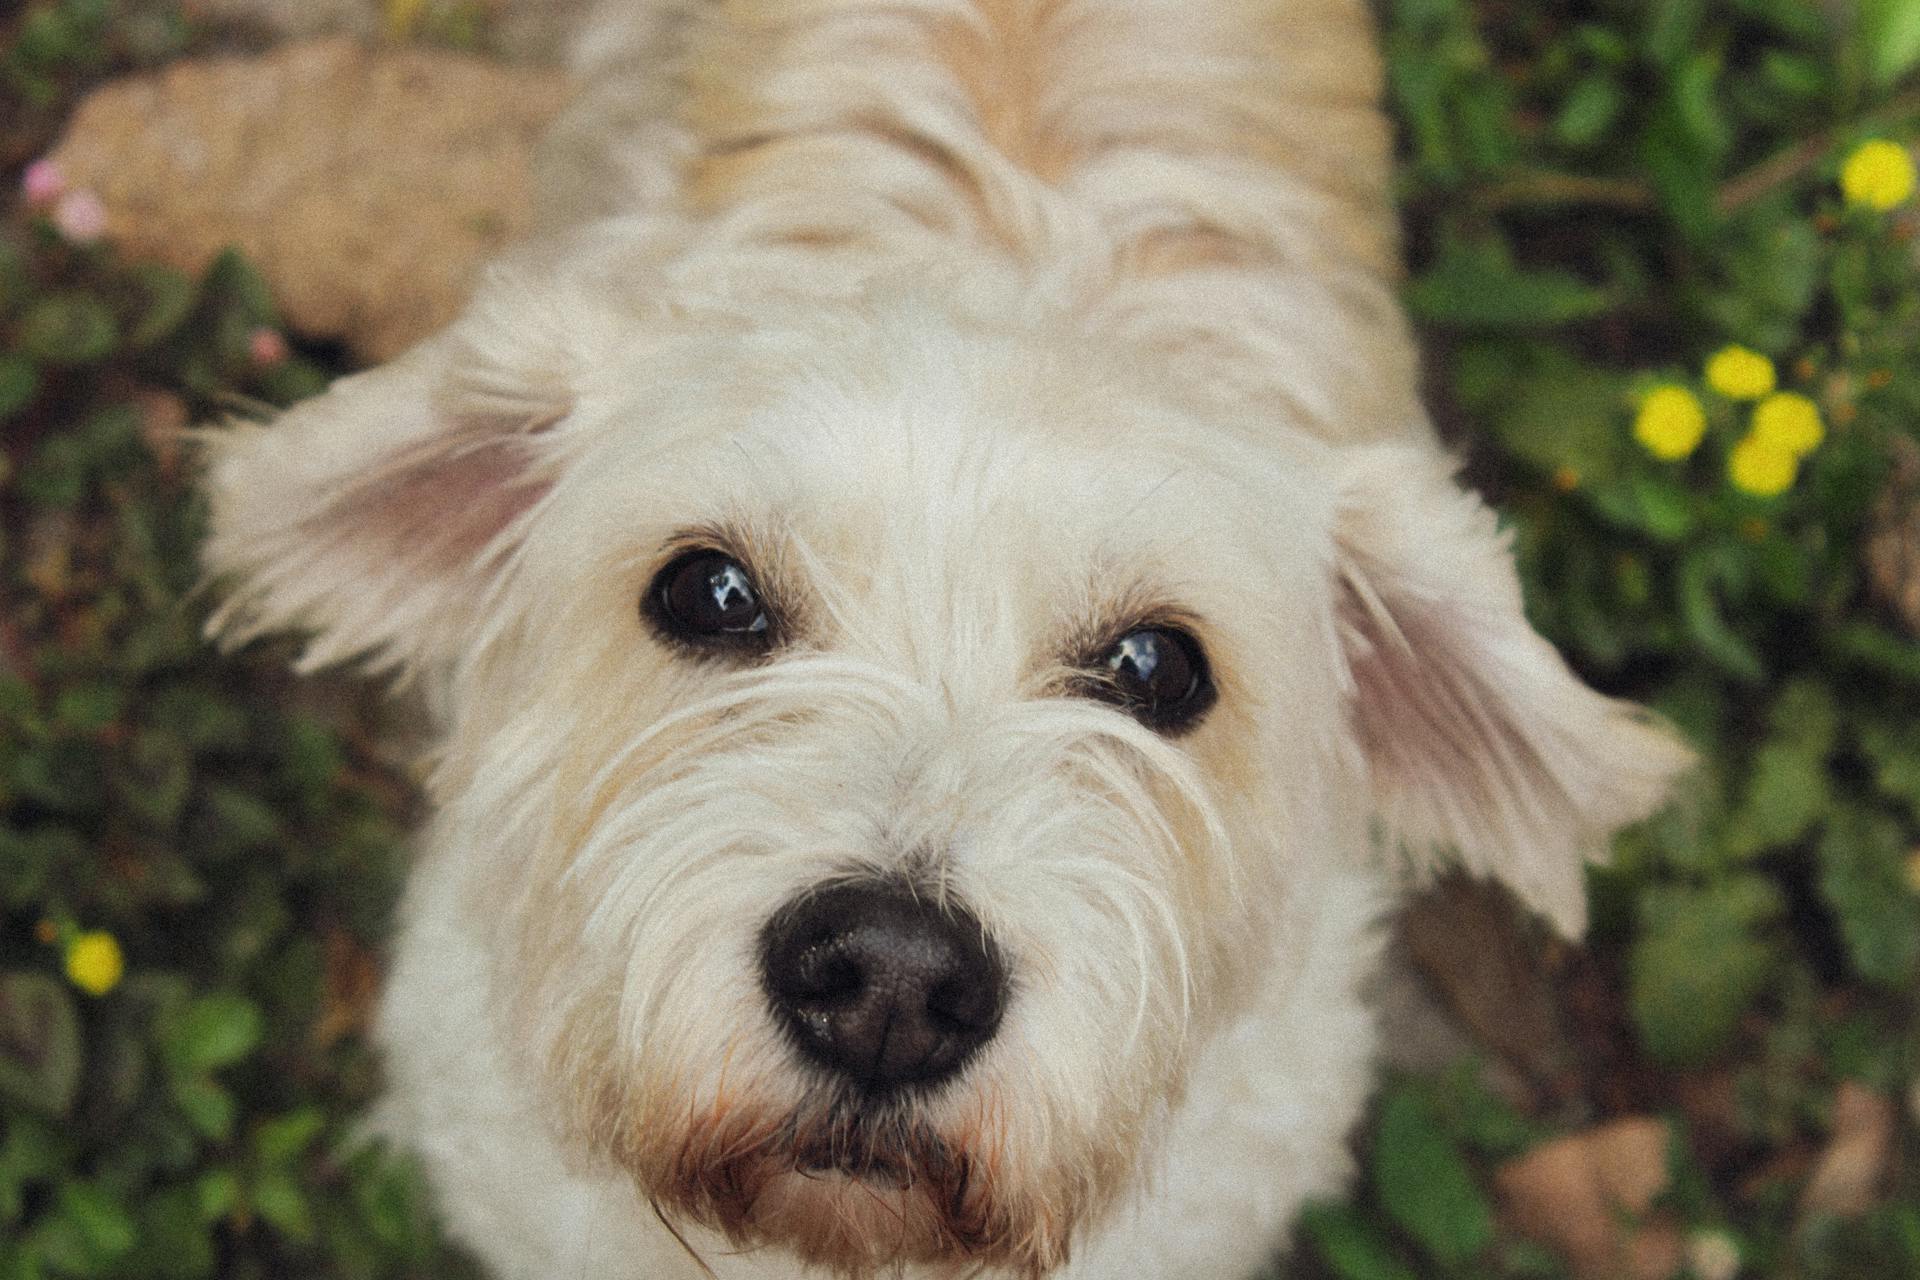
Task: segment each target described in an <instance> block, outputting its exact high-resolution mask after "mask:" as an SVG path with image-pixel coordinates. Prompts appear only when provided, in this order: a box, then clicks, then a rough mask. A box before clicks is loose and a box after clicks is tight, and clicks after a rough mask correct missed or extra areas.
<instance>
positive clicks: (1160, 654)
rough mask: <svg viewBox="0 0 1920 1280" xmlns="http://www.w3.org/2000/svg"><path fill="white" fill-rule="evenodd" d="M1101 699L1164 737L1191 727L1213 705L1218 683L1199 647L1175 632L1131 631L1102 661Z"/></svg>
mask: <svg viewBox="0 0 1920 1280" xmlns="http://www.w3.org/2000/svg"><path fill="white" fill-rule="evenodd" d="M1096 668H1097V669H1096V672H1095V674H1096V675H1098V676H1100V677H1101V678H1100V679H1099V680H1098V681H1097V682H1096V683H1095V684H1094V685H1093V686H1092V688H1093V692H1094V694H1095V696H1097V697H1103V698H1105V699H1106V700H1107V701H1109V702H1113V703H1117V704H1118V705H1120V706H1122V707H1124V708H1126V709H1127V710H1128V711H1131V712H1132V713H1133V714H1134V716H1136V717H1137V718H1138V719H1139V721H1140V722H1141V723H1142V724H1144V725H1146V726H1147V727H1148V728H1150V729H1157V730H1159V731H1160V732H1161V733H1178V732H1180V731H1181V730H1183V729H1186V728H1188V727H1190V726H1191V725H1192V724H1193V723H1194V722H1195V721H1196V720H1198V719H1199V718H1200V716H1201V714H1202V713H1203V712H1205V711H1206V709H1207V708H1208V707H1210V706H1212V705H1213V698H1214V688H1213V680H1212V678H1211V676H1210V675H1209V673H1208V670H1207V657H1206V654H1205V653H1204V652H1203V651H1202V650H1201V648H1200V642H1199V641H1198V640H1195V639H1194V638H1193V637H1192V636H1190V635H1188V634H1187V633H1186V632H1184V631H1180V630H1178V629H1176V628H1173V627H1142V628H1140V629H1139V630H1138V631H1129V632H1128V633H1127V634H1126V635H1124V636H1121V637H1120V639H1119V640H1117V641H1116V642H1115V643H1114V646H1113V647H1112V648H1111V649H1109V650H1107V652H1106V653H1105V654H1104V655H1103V656H1102V657H1101V658H1100V660H1099V662H1098V663H1097V664H1096Z"/></svg>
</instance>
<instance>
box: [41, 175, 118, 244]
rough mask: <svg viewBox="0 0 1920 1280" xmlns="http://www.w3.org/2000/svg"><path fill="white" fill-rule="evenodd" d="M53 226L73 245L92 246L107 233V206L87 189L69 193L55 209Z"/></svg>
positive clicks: (62, 197)
mask: <svg viewBox="0 0 1920 1280" xmlns="http://www.w3.org/2000/svg"><path fill="white" fill-rule="evenodd" d="M53 225H54V227H55V228H56V229H58V231H59V232H60V234H61V236H62V237H64V238H65V239H66V240H68V241H70V242H71V243H73V244H92V243H93V242H94V241H95V240H98V239H99V238H100V237H101V236H103V235H105V234H106V233H107V206H105V205H104V204H101V203H100V197H99V196H97V195H95V194H93V192H91V191H88V190H87V189H86V188H85V187H82V188H80V189H79V190H78V191H69V192H67V194H65V195H63V196H61V197H60V203H59V204H56V205H55V206H54V207H53Z"/></svg>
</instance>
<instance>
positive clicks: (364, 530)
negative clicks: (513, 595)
mask: <svg viewBox="0 0 1920 1280" xmlns="http://www.w3.org/2000/svg"><path fill="white" fill-rule="evenodd" d="M549 425H551V423H546V422H543V423H541V424H539V425H538V426H535V427H533V428H532V429H526V428H521V429H517V430H502V429H501V427H500V425H499V424H497V423H493V422H482V423H474V424H470V425H466V426H462V427H459V428H456V429H455V430H453V431H450V432H446V433H443V434H441V435H438V436H435V437H433V438H432V439H429V440H424V441H421V442H419V443H417V444H414V445H411V446H409V447H408V448H405V449H402V450H400V451H399V452H397V453H395V454H394V455H393V456H391V457H390V458H388V459H386V460H385V461H383V462H382V463H381V464H380V465H379V466H378V467H377V468H375V469H374V470H372V471H371V472H368V473H366V474H363V475H360V476H357V477H355V478H354V480H353V482H352V483H351V484H350V485H348V486H347V487H346V488H345V489H344V490H343V491H342V492H341V493H340V494H339V495H338V496H336V497H335V498H334V499H333V500H332V501H330V502H329V503H327V504H326V506H325V507H324V508H323V509H322V513H321V514H320V515H319V516H318V517H316V518H315V520H314V521H313V522H312V523H313V524H314V525H315V526H316V527H317V531H319V532H321V533H322V536H325V537H329V538H337V537H340V536H341V535H342V534H348V533H350V536H351V538H352V540H354V541H357V542H360V543H361V545H362V546H363V547H368V549H376V548H377V551H378V553H379V554H381V555H382V556H383V557H384V558H387V559H389V561H390V562H394V563H403V564H405V565H407V566H409V568H410V569H411V570H412V571H413V572H415V573H424V574H430V575H435V576H444V575H450V574H458V573H460V572H462V571H464V570H466V569H469V568H472V567H474V566H475V565H476V563H477V561H478V560H479V559H480V557H481V555H482V554H483V553H484V552H485V551H486V549H487V547H488V545H489V544H490V543H492V542H493V540H494V539H495V538H496V537H498V536H499V535H500V534H501V533H502V532H503V531H505V530H506V529H507V527H508V526H509V525H511V524H512V523H513V522H514V521H515V520H517V519H519V518H520V517H521V516H522V515H525V514H526V512H527V511H528V510H529V509H530V508H531V507H532V506H533V505H534V503H536V502H538V501H539V500H540V497H541V496H542V495H543V494H544V493H545V492H546V491H547V488H548V485H547V483H546V482H545V481H543V480H539V479H536V478H534V477H532V476H530V475H529V474H528V472H529V469H530V467H531V466H532V465H533V458H532V449H531V447H530V446H531V441H530V437H531V436H532V435H534V434H536V433H537V432H539V431H542V430H545V428H546V427H547V426H549ZM423 585H424V584H423Z"/></svg>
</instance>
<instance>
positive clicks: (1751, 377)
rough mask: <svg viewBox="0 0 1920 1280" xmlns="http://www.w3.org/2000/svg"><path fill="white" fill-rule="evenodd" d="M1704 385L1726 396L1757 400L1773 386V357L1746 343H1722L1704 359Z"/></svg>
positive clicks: (1736, 398) (1734, 398)
mask: <svg viewBox="0 0 1920 1280" xmlns="http://www.w3.org/2000/svg"><path fill="white" fill-rule="evenodd" d="M1707 385H1708V386H1710V387H1712V388H1713V389H1714V390H1715V391H1718V392H1719V393H1720V394H1721V395H1723V396H1725V397H1726V398H1727V399H1729V400H1758V399H1759V398H1760V397H1761V396H1763V395H1765V394H1767V392H1769V391H1771V390H1773V361H1771V360H1769V359H1767V358H1766V357H1765V356H1763V355H1761V354H1760V353H1759V352H1758V351H1752V350H1749V349H1748V348H1746V347H1739V346H1734V347H1722V348H1720V350H1718V351H1716V352H1714V354H1713V358H1712V359H1711V360H1709V361H1707Z"/></svg>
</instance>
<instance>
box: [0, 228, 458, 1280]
mask: <svg viewBox="0 0 1920 1280" xmlns="http://www.w3.org/2000/svg"><path fill="white" fill-rule="evenodd" d="M275 324H276V321H275V317H274V314H273V310H272V306H271V303H270V302H269V300H268V299H267V296H266V290H265V288H264V287H263V286H262V284H261V282H260V281H259V279H258V278H257V277H256V276H255V275H254V274H253V273H252V271H251V270H250V269H249V268H248V267H247V266H246V265H245V264H244V263H242V262H241V261H240V260H239V259H238V258H235V257H232V256H228V257H225V258H222V259H221V260H219V261H218V262H216V263H214V264H213V266H212V267H211V268H210V269H209V270H208V271H207V272H206V273H205V274H204V275H203V276H201V277H200V278H198V279H192V278H189V277H186V276H182V275H180V274H178V273H175V272H172V271H168V270H166V269H163V268H157V267H152V266H143V265H137V264H127V263H124V262H121V261H120V260H119V259H118V258H117V257H116V255H115V254H114V253H113V252H112V251H111V250H110V249H109V248H106V247H103V246H100V245H94V244H85V243H78V244H77V243H73V242H71V241H70V240H68V239H64V238H63V237H62V235H61V234H60V232H59V231H58V230H57V229H56V227H55V225H54V223H52V222H50V221H47V220H45V219H42V218H39V217H34V216H25V217H21V218H16V219H15V220H13V221H12V222H10V223H9V224H8V225H6V226H5V227H4V228H3V229H0V437H3V438H4V441H5V452H4V454H0V511H4V514H5V523H4V529H5V531H6V532H5V536H6V539H7V542H6V545H5V546H4V548H0V563H3V564H4V565H5V570H4V574H3V575H0V1276H4V1277H7V1280H38V1278H40V1277H47V1278H49V1280H51V1278H52V1277H82V1276H98V1277H114V1276H123V1277H141V1278H142V1280H146V1278H149V1277H181V1278H183V1280H184V1278H186V1277H195V1276H215V1275H218V1276H221V1277H245V1276H259V1277H268V1276H271V1277H285V1276H302V1275H305V1276H314V1277H320V1276H326V1277H346V1276H362V1277H397V1276H409V1275H412V1276H425V1275H432V1276H446V1275H452V1274H456V1273H457V1269H456V1264H455V1262H454V1261H453V1260H451V1259H450V1258H449V1257H447V1256H446V1255H445V1254H444V1252H443V1251H442V1249H441V1248H440V1246H439V1244H438V1243H437V1237H436V1234H435V1231H434V1228H433V1226H432V1223H431V1220H430V1218H429V1216H428V1214H427V1212H426V1209H425V1205H424V1202H423V1199H422V1197H421V1194H420V1192H419V1189H418V1187H417V1186H416V1184H415V1182H414V1180H413V1178H412V1175H411V1173H410V1171H409V1170H408V1169H407V1168H406V1167H405V1166H404V1165H401V1164H399V1163H398V1162H396V1161H395V1160H394V1159H392V1158H391V1157H390V1156H388V1155H387V1154H386V1153H384V1152H383V1151H381V1150H380V1149H379V1148H378V1147H377V1146H373V1145H369V1144H367V1143H365V1142H363V1141H361V1140H360V1139H358V1138H356V1136H355V1134H354V1123H355V1117H356V1114H357V1112H358V1110H359V1109H360V1108H361V1107H362V1106H363V1105H364V1104H365V1102H366V1101H367V1100H368V1098H369V1097H370V1096H371V1093H372V1090H373V1088H374V1083H375V1081H374V1068H373V1064H372V1062H371V1061H370V1059H369V1055H368V1052H367V1049H366V1047H365V1044H364V1042H363V1040H362V1038H361V1036H360V1034H359V1027H360V1024H361V1022H362V1021H363V1020H364V1017H365V1014H366V1003H367V999H368V992H369V989H370V981H369V979H368V977H367V974H368V973H369V972H370V970H371V968H372V962H371V959H370V949H371V948H372V947H373V946H375V945H376V944H377V943H378V942H379V940H380V939H381V938H383V937H384V935H385V930H386V921H387V916H388V912H389V910H390V908H391V903H392V901H393V898H394V896H395V893H396V891H397V888H398V876H399V874H400V866H401V854H400V848H399V842H398V834H399V826H398V823H397V821H396V818H395V816H394V815H395V812H396V810H398V809H399V808H400V807H401V806H402V805H403V804H404V801H405V796H406V791H405V789H404V787H403V785H402V784H401V783H400V782H399V781H398V780H396V779H393V778H391V777H390V776H387V775H385V774H384V773H383V772H382V771H381V770H380V769H379V768H378V766H377V765H376V764H375V763H374V762H373V761H372V759H371V758H370V757H369V756H368V754H367V752H366V751H365V749H364V747H363V746H357V745H355V744H354V743H353V742H352V741H351V740H349V739H348V738H346V737H343V732H342V724H344V726H345V727H346V728H348V729H351V728H352V725H353V724H354V723H355V722H354V721H352V720H351V719H349V720H346V721H344V722H342V723H336V721H339V719H340V718H339V717H337V716H327V715H323V714H321V713H320V710H319V709H318V708H317V707H309V708H302V707H301V706H300V705H298V703H299V702H300V701H301V699H297V698H294V697H291V696H290V695H289V690H288V686H287V682H286V681H285V679H284V677H282V676H281V675H280V674H279V666H280V663H279V661H277V660H276V658H275V657H274V656H273V655H261V656H258V657H254V658H245V659H229V658H222V657H219V656H217V655H215V654H213V653H211V652H210V651H209V650H208V649H207V648H206V647H205V646H204V645H203V643H202V642H201V639H200V635H199V631H200V615H201V608H200V604H199V601H198V599H197V598H196V596H195V595H194V578H195V568H194V566H195V561H196V557H195V545H196V542H197V539H198V537H199V533H200V513H199V510H198V508H197V506H196V504H195V503H194V502H193V501H192V500H191V498H190V497H189V496H188V492H187V489H186V486H185V483H184V482H185V471H186V464H185V460H184V458H183V457H182V456H181V444H180V442H179V440H178V439H177V438H176V433H177V432H178V431H179V429H180V428H181V427H182V426H183V425H184V424H185V423H186V422H187V421H189V420H190V419H197V418H202V417H208V416H216V415H218V414H219V413H221V412H233V411H234V410H235V409H242V410H246V409H248V408H249V407H250V406H258V407H261V408H264V407H266V406H267V405H270V404H278V403H285V402H287V401H289V400H292V399H294V398H297V397H298V396H300V395H304V394H307V393H309V392H311V391H313V390H315V389H317V388H318V387H320V386H321V385H323V383H324V380H325V379H324V375H323V373H322V371H321V370H320V369H318V368H317V367H316V366H314V365H313V364H311V363H310V362H308V361H307V360H305V359H303V358H300V357H298V356H295V355H291V354H289V353H288V352H287V350H286V347H285V344H284V342H283V341H282V340H280V339H279V336H278V331H277V329H276V328H275V327H274V326H275ZM280 657H282V658H283V657H284V655H280Z"/></svg>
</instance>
